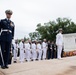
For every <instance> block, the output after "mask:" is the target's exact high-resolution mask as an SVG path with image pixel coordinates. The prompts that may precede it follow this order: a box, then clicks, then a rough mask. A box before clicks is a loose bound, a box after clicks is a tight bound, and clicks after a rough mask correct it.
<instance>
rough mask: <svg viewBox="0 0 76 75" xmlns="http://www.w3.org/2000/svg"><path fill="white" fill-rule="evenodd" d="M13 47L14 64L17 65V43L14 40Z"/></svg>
mask: <svg viewBox="0 0 76 75" xmlns="http://www.w3.org/2000/svg"><path fill="white" fill-rule="evenodd" d="M13 46H14V63H17V54H18V48H19V46H18V41H17V40H15V43H14V44H13Z"/></svg>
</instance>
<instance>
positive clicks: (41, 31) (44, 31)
mask: <svg viewBox="0 0 76 75" xmlns="http://www.w3.org/2000/svg"><path fill="white" fill-rule="evenodd" d="M59 28H62V29H63V34H69V33H76V24H75V23H74V22H73V21H72V20H71V19H68V18H57V19H56V21H49V22H47V23H44V24H43V25H42V24H41V23H39V24H37V28H36V30H35V32H31V33H29V36H30V38H31V39H32V40H34V39H37V40H42V39H44V38H46V39H47V40H55V38H56V34H57V33H58V29H59Z"/></svg>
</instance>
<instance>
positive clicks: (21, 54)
mask: <svg viewBox="0 0 76 75" xmlns="http://www.w3.org/2000/svg"><path fill="white" fill-rule="evenodd" d="M20 62H24V50H20Z"/></svg>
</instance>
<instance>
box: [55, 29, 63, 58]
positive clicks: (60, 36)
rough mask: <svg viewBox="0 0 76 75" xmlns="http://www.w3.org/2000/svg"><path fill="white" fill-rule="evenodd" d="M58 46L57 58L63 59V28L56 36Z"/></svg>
mask: <svg viewBox="0 0 76 75" xmlns="http://www.w3.org/2000/svg"><path fill="white" fill-rule="evenodd" d="M56 45H57V58H58V59H61V53H62V47H63V35H62V28H60V29H59V33H58V34H57V35H56Z"/></svg>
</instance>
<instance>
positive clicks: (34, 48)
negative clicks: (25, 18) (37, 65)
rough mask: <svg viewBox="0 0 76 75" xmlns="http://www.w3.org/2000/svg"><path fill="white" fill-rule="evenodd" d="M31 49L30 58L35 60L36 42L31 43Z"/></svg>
mask: <svg viewBox="0 0 76 75" xmlns="http://www.w3.org/2000/svg"><path fill="white" fill-rule="evenodd" d="M31 50H32V60H33V61H35V60H36V59H37V51H36V44H35V42H34V41H33V42H32V44H31Z"/></svg>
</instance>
